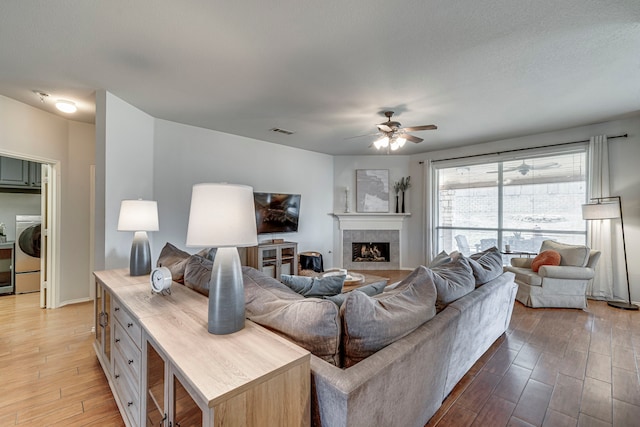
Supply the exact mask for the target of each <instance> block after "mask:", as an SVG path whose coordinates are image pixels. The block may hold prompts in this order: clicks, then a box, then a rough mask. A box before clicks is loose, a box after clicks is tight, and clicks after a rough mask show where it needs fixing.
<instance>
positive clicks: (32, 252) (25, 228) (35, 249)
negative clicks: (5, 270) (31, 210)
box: [15, 215, 42, 294]
mask: <svg viewBox="0 0 640 427" xmlns="http://www.w3.org/2000/svg"><path fill="white" fill-rule="evenodd" d="M41 224H42V217H41V216H40V215H16V243H15V244H16V249H15V293H16V294H24V293H27V292H39V291H40V243H41V241H42V239H41Z"/></svg>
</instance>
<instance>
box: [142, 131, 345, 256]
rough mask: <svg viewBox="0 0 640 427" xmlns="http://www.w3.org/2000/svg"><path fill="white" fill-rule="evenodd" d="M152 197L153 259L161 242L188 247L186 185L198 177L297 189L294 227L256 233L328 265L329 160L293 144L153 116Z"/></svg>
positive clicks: (262, 187)
mask: <svg viewBox="0 0 640 427" xmlns="http://www.w3.org/2000/svg"><path fill="white" fill-rule="evenodd" d="M154 134H155V137H154V138H155V147H154V162H153V163H154V168H155V170H154V177H155V179H154V189H153V193H154V197H155V200H157V201H158V211H159V220H160V231H158V232H154V233H151V234H153V235H154V236H153V242H152V250H151V252H152V253H151V256H152V259H153V261H154V263H155V261H156V260H157V258H158V255H159V253H160V250H161V249H162V247H163V246H164V244H165V243H166V242H170V243H172V244H174V245H175V246H177V247H179V248H181V249H183V250H187V251H188V252H191V253H193V252H196V251H197V250H196V249H193V248H186V246H185V240H186V235H187V223H188V217H189V206H190V203H191V188H192V186H193V184H197V183H201V182H229V183H234V184H245V185H250V186H252V187H253V189H254V191H256V192H278V193H293V194H301V196H302V198H301V202H300V223H299V229H298V232H297V233H283V234H280V235H278V234H274V235H272V234H269V235H265V236H258V239H259V240H265V239H272V238H284V239H285V240H288V241H294V242H298V250H299V251H305V250H316V251H319V252H321V253H323V254H324V258H325V259H329V261H328V262H325V268H330V267H331V261H330V256H329V254H330V252H331V251H332V250H333V247H332V239H331V234H332V221H333V220H332V218H331V216H330V215H329V213H330V212H331V211H332V206H333V189H334V185H333V160H332V157H331V156H329V155H325V154H318V153H314V152H310V151H305V150H299V149H296V148H290V147H285V146H281V145H277V144H271V143H268V142H264V141H259V140H255V139H250V138H245V137H241V136H236V135H230V134H226V133H222V132H216V131H212V130H208V129H203V128H198V127H193V126H188V125H183V124H179V123H175V122H169V121H166V120H159V119H156V120H155V131H154Z"/></svg>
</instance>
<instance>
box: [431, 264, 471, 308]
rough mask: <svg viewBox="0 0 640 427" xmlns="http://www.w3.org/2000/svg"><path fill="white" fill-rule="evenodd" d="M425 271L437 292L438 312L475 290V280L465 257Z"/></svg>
mask: <svg viewBox="0 0 640 427" xmlns="http://www.w3.org/2000/svg"><path fill="white" fill-rule="evenodd" d="M427 271H428V274H429V275H430V276H431V278H432V280H433V283H434V284H435V286H436V289H437V291H438V309H439V310H440V309H442V308H444V307H445V306H446V305H447V304H449V303H451V302H453V301H455V300H457V299H458V298H461V297H463V296H465V295H467V294H468V293H470V292H471V291H473V290H474V289H475V288H476V279H475V277H474V276H473V271H472V270H471V266H470V265H469V261H468V260H467V259H466V258H465V257H459V258H458V259H456V260H454V261H451V262H450V263H448V264H443V265H441V266H439V267H435V268H433V269H427Z"/></svg>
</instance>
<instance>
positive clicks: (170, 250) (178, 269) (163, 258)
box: [157, 242, 191, 283]
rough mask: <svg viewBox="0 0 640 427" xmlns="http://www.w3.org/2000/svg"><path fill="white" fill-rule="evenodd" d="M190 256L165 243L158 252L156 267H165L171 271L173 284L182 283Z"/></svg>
mask: <svg viewBox="0 0 640 427" xmlns="http://www.w3.org/2000/svg"><path fill="white" fill-rule="evenodd" d="M190 255H191V254H189V253H188V252H185V251H183V250H180V249H178V248H176V247H175V246H173V245H172V244H171V243H169V242H167V243H166V244H165V245H164V247H163V248H162V250H161V251H160V256H159V257H158V262H157V266H158V267H167V268H168V269H169V271H171V278H172V279H173V281H174V282H178V283H184V269H185V267H186V266H187V261H188V260H189V256H190Z"/></svg>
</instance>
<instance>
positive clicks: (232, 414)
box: [94, 269, 311, 427]
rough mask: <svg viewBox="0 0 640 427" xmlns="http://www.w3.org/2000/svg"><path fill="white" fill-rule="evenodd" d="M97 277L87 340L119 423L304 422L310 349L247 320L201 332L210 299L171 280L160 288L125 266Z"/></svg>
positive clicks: (171, 426) (173, 426)
mask: <svg viewBox="0 0 640 427" xmlns="http://www.w3.org/2000/svg"><path fill="white" fill-rule="evenodd" d="M95 276H96V295H97V298H96V341H95V344H94V347H95V350H96V354H97V355H98V359H99V360H100V363H101V364H102V367H103V369H104V372H105V375H106V377H107V380H108V381H109V386H110V387H111V391H112V392H113V396H114V398H115V401H116V403H117V405H118V408H119V409H120V413H121V414H122V418H123V420H124V422H125V424H126V425H127V426H131V427H141V426H143V425H146V426H160V427H178V426H182V427H185V426H207V427H213V426H222V425H229V426H236V425H237V426H245V427H251V426H263V425H267V424H268V425H277V426H283V427H284V426H296V427H302V426H308V425H309V424H310V413H309V411H310V406H311V404H310V392H311V383H310V381H311V372H310V366H309V365H310V355H309V352H308V351H306V350H304V349H302V348H300V347H298V346H296V345H295V344H292V343H291V342H289V341H287V340H285V339H284V338H282V337H280V336H278V335H276V334H274V333H273V332H270V331H268V330H266V329H264V328H262V327H261V326H259V325H256V324H255V323H252V322H250V321H249V320H247V321H246V324H245V327H244V329H242V330H240V331H238V332H235V333H233V334H229V335H213V334H210V333H208V332H207V313H208V299H207V298H206V297H204V296H203V295H200V294H198V293H197V292H194V291H193V290H191V289H188V288H186V287H184V286H181V285H179V284H177V283H174V284H173V285H172V287H171V294H168V295H159V294H154V293H152V292H151V287H150V285H149V282H148V280H149V276H139V277H131V276H129V274H128V269H121V270H108V271H100V272H96V273H95ZM109 312H110V313H111V314H110V315H108V314H107V313H109ZM265 420H268V421H265Z"/></svg>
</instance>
